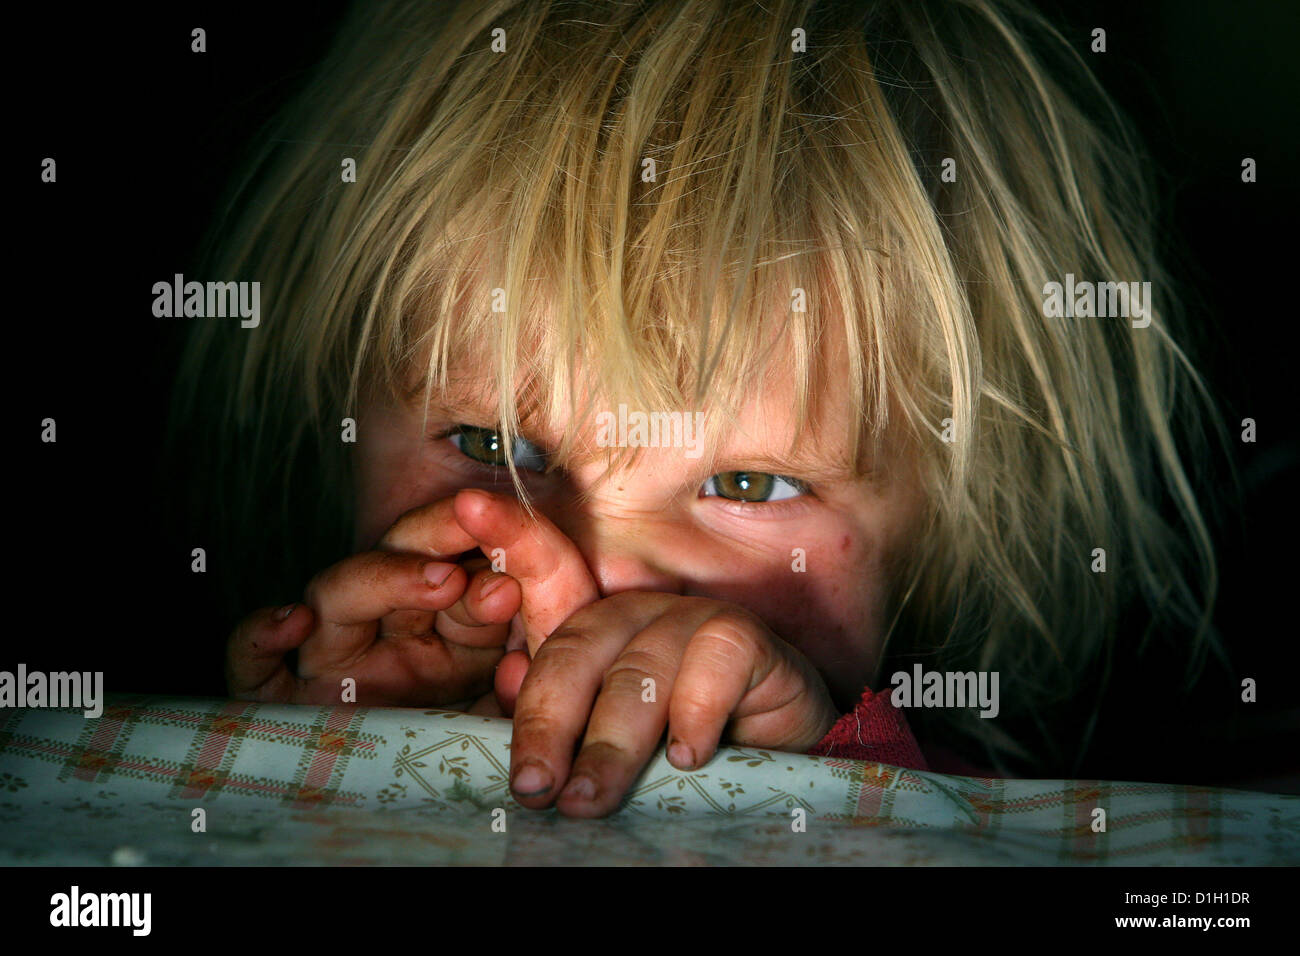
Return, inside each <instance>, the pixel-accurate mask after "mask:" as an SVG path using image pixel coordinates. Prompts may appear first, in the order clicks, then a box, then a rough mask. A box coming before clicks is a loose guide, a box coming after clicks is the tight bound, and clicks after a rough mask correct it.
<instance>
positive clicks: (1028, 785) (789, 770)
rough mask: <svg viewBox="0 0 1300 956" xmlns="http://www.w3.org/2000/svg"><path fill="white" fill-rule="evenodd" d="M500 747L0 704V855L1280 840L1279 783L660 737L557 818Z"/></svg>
mask: <svg viewBox="0 0 1300 956" xmlns="http://www.w3.org/2000/svg"><path fill="white" fill-rule="evenodd" d="M509 747H510V722H509V721H507V720H500V719H488V718H483V717H472V716H469V715H467V714H461V713H450V712H446V711H438V710H433V711H424V710H406V709H391V708H369V707H304V706H281V705H268V704H251V703H246V702H241V701H226V700H198V699H183V698H163V697H139V696H133V697H122V696H118V697H110V699H109V703H108V705H107V706H106V707H105V709H104V713H103V715H102V716H101V717H99V718H97V719H88V718H86V717H84V716H83V715H82V713H81V712H80V711H73V710H33V709H16V710H15V709H10V710H0V862H3V863H7V864H42V865H46V864H59V865H100V864H102V865H108V864H138V863H147V864H163V865H167V864H209V865H210V864H312V863H346V864H385V863H401V864H420V863H428V864H532V865H536V864H543V865H544V864H643V863H648V864H779V865H792V864H793V865H797V864H828V863H831V864H945V865H952V864H957V865H961V864H1011V865H1024V864H1085V865H1097V864H1103V865H1104V864H1121V865H1133V864H1140V865H1146V864H1175V865H1215V864H1219V865H1238V864H1295V863H1297V862H1300V797H1296V796H1278V795H1271V794H1262V793H1247V792H1241V791H1233V790H1222V789H1216V788H1211V787H1177V786H1165V785H1159V784H1143V783H1118V782H1103V781H1084V780H1071V781H1062V780H986V779H976V778H969V777H953V776H945V775H943V774H936V773H920V772H917V771H912V770H901V769H898V768H895V767H889V766H885V765H882V764H874V763H863V762H860V761H853V760H837V759H831V758H825V757H808V756H802V755H796V754H785V753H778V752H775V751H765V750H756V749H740V748H724V749H723V750H721V751H720V752H719V753H718V755H717V756H716V757H714V759H713V760H712V761H710V762H709V763H708V764H707V765H706V766H704V767H702V768H700V769H699V770H696V771H693V772H682V771H679V770H676V769H674V768H673V767H672V766H671V765H670V764H669V763H668V762H667V761H666V760H665V759H664V757H663V752H662V750H660V752H659V754H658V755H657V757H656V758H655V759H654V760H653V761H652V762H651V763H650V765H649V766H648V767H647V769H646V771H645V773H644V774H643V775H642V776H641V778H640V779H639V781H638V783H637V786H636V787H635V789H634V791H633V792H632V793H631V794H630V795H629V797H628V799H627V800H626V801H625V803H624V805H623V807H622V809H620V810H619V811H618V812H617V813H616V814H614V815H613V816H611V817H609V818H606V819H604V820H594V821H592V820H571V819H566V818H564V817H561V816H559V815H558V814H557V813H556V812H555V811H553V810H552V811H547V812H534V811H529V810H525V809H523V808H522V807H520V806H519V805H518V804H516V803H515V802H514V801H513V800H512V799H511V797H510V792H509V788H508V787H507V770H508V767H509V762H510V761H509ZM1098 809H1100V810H1103V811H1104V818H1103V817H1102V816H1101V815H1098V814H1096V813H1095V812H1094V811H1096V810H1098ZM1103 820H1104V830H1103V829H1101V828H1100V824H1101V822H1102V821H1103Z"/></svg>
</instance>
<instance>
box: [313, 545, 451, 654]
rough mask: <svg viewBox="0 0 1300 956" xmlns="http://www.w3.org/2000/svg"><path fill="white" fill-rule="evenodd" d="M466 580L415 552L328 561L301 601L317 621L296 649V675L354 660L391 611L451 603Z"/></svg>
mask: <svg viewBox="0 0 1300 956" xmlns="http://www.w3.org/2000/svg"><path fill="white" fill-rule="evenodd" d="M465 582H466V576H465V572H464V570H463V569H461V568H460V567H459V566H457V565H455V564H446V563H444V562H439V561H429V560H428V559H427V558H424V557H421V556H420V555H418V554H396V553H391V552H384V551H363V552H361V553H360V554H354V555H352V556H351V557H348V558H344V559H343V560H342V561H340V562H338V563H337V564H334V565H331V566H330V567H328V568H326V569H325V570H324V571H322V572H321V573H320V574H318V575H316V577H314V578H312V579H311V581H310V583H308V585H307V591H306V597H305V598H304V600H305V602H306V603H307V604H309V605H310V606H311V607H312V609H313V610H314V611H315V613H316V618H317V621H318V622H319V623H318V626H317V628H316V630H315V632H314V633H313V634H312V635H311V637H310V638H309V639H308V641H307V642H306V643H305V644H304V645H303V647H302V650H301V651H300V652H299V656H298V674H299V676H300V677H302V678H305V679H310V678H311V677H313V676H315V675H316V674H319V673H322V672H325V671H331V670H335V669H337V668H339V667H342V666H344V665H346V664H348V663H350V662H351V661H353V660H355V659H356V658H357V657H358V656H359V655H360V654H361V653H362V652H363V651H365V650H366V649H367V648H368V647H369V646H370V645H371V644H372V643H373V641H374V639H375V636H376V633H377V622H378V621H379V620H380V619H381V618H383V617H385V616H387V615H389V614H392V613H393V612H395V611H398V610H425V611H440V610H443V609H444V608H447V607H450V606H451V605H452V604H454V603H455V602H456V601H457V600H459V599H460V596H461V593H462V592H463V591H464V589H465Z"/></svg>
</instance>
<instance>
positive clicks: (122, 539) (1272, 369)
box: [0, 0, 1300, 790]
mask: <svg viewBox="0 0 1300 956" xmlns="http://www.w3.org/2000/svg"><path fill="white" fill-rule="evenodd" d="M1039 6H1040V7H1041V9H1043V11H1044V12H1045V13H1046V14H1047V15H1048V16H1049V18H1050V19H1051V20H1052V21H1053V22H1054V23H1056V24H1057V25H1058V26H1059V27H1060V29H1061V30H1062V32H1063V33H1065V35H1066V36H1067V37H1070V38H1071V39H1073V40H1075V41H1076V42H1077V45H1078V48H1079V49H1080V50H1081V51H1083V52H1084V55H1085V57H1087V58H1088V60H1089V62H1090V64H1091V65H1092V66H1093V69H1094V70H1095V71H1096V73H1097V75H1098V77H1099V79H1100V80H1101V82H1102V83H1103V85H1105V86H1106V88H1107V89H1108V90H1109V92H1110V94H1111V95H1112V96H1113V97H1114V98H1115V99H1116V100H1117V101H1118V102H1119V103H1120V105H1121V107H1122V108H1123V109H1124V110H1125V111H1126V112H1127V113H1128V114H1129V116H1130V117H1132V118H1133V119H1134V120H1135V121H1136V124H1137V127H1138V128H1139V130H1140V131H1141V133H1142V136H1143V137H1144V139H1145V142H1146V144H1147V145H1148V147H1149V148H1150V150H1151V152H1152V155H1153V156H1154V160H1155V164H1156V166H1157V174H1158V182H1159V185H1160V191H1159V195H1160V197H1161V200H1162V203H1163V210H1162V212H1163V219H1162V222H1163V225H1162V228H1161V230H1160V232H1161V235H1162V236H1163V237H1164V239H1165V240H1166V243H1167V247H1166V249H1165V250H1164V251H1165V254H1166V257H1167V260H1168V264H1169V267H1170V268H1171V270H1172V272H1173V274H1174V276H1175V277H1176V279H1177V280H1178V281H1179V285H1180V288H1181V289H1182V290H1183V292H1184V297H1185V300H1186V303H1187V307H1188V309H1189V313H1190V317H1191V320H1192V323H1193V325H1194V326H1195V328H1196V330H1197V334H1198V335H1199V336H1200V337H1201V339H1202V342H1201V343H1200V344H1199V358H1200V361H1201V364H1202V367H1203V368H1204V371H1205V373H1206V375H1207V377H1208V378H1209V380H1210V382H1211V388H1212V392H1213V394H1214V395H1215V397H1216V400H1217V403H1218V407H1219V410H1220V411H1221V413H1222V416H1223V418H1224V420H1225V422H1226V423H1227V426H1228V429H1229V433H1230V435H1231V436H1232V438H1233V448H1232V452H1233V454H1234V455H1235V456H1236V464H1237V467H1238V469H1239V471H1240V478H1241V484H1242V489H1243V491H1244V495H1245V497H1244V501H1243V503H1242V504H1241V506H1240V507H1238V506H1236V505H1232V504H1231V503H1230V504H1229V506H1228V507H1227V508H1226V509H1224V513H1223V514H1222V515H1221V516H1220V522H1219V525H1218V528H1217V536H1218V540H1219V556H1220V561H1221V574H1222V577H1223V590H1222V597H1221V601H1220V604H1219V609H1218V615H1217V620H1218V624H1219V627H1220V628H1221V630H1222V632H1223V634H1224V635H1225V637H1226V638H1227V640H1228V642H1229V647H1230V651H1231V654H1232V666H1231V668H1230V669H1222V668H1211V669H1210V670H1209V671H1207V674H1206V677H1205V679H1204V680H1203V681H1202V684H1201V685H1200V686H1199V688H1198V690H1197V693H1196V696H1195V697H1194V698H1192V699H1191V700H1181V699H1178V698H1177V697H1176V696H1174V694H1173V691H1172V690H1171V688H1172V687H1173V685H1174V683H1175V674H1176V672H1177V669H1178V664H1179V662H1177V661H1159V660H1155V661H1147V662H1146V663H1145V664H1144V665H1143V666H1141V667H1138V666H1133V667H1126V668H1123V669H1121V671H1120V672H1121V673H1122V676H1121V678H1120V681H1121V683H1120V684H1118V685H1117V686H1116V688H1115V691H1114V694H1115V696H1114V700H1115V706H1114V707H1112V708H1110V709H1109V716H1108V717H1107V718H1106V720H1105V721H1103V723H1102V725H1101V726H1100V727H1099V728H1098V731H1097V733H1098V744H1097V747H1096V748H1095V753H1094V758H1093V760H1094V762H1095V765H1096V766H1097V767H1098V770H1099V771H1100V774H1099V775H1102V776H1106V777H1110V778H1127V779H1143V780H1171V781H1180V782H1195V783H1211V782H1232V783H1236V784H1238V785H1248V784H1250V783H1252V782H1253V783H1257V784H1258V785H1260V786H1262V787H1265V788H1269V789H1282V788H1283V787H1289V788H1291V789H1296V790H1300V776H1296V775H1297V771H1298V770H1300V767H1298V766H1297V765H1298V764H1300V760H1297V757H1296V754H1297V753H1298V752H1300V693H1297V689H1296V678H1297V669H1296V666H1295V665H1296V663H1297V662H1298V655H1297V652H1296V642H1297V635H1298V634H1300V628H1297V626H1296V624H1295V617H1294V608H1295V606H1296V596H1297V593H1300V582H1297V580H1296V573H1297V562H1296V560H1295V558H1294V555H1295V548H1296V542H1297V527H1296V525H1297V521H1296V517H1297V511H1298V509H1297V504H1296V500H1295V491H1296V488H1297V477H1298V472H1300V440H1298V438H1297V436H1298V430H1297V427H1296V421H1295V420H1296V414H1297V413H1296V409H1295V395H1296V386H1297V381H1298V380H1300V373H1298V371H1297V369H1296V368H1295V362H1296V357H1297V354H1298V353H1300V350H1298V349H1297V344H1298V336H1297V331H1296V323H1297V315H1296V307H1295V302H1296V299H1295V295H1294V292H1293V283H1294V281H1295V280H1296V278H1297V276H1298V274H1300V270H1297V268H1296V264H1295V262H1294V256H1295V250H1296V245H1297V244H1296V242H1295V240H1294V229H1295V225H1296V213H1297V201H1296V200H1297V185H1296V170H1295V168H1294V163H1295V161H1296V159H1297V157H1300V149H1298V148H1297V132H1296V122H1295V102H1296V94H1297V82H1296V78H1297V77H1296V67H1295V65H1294V64H1295V62H1296V60H1295V46H1296V41H1297V39H1298V38H1300V31H1298V30H1297V25H1298V22H1297V21H1298V18H1297V14H1296V11H1295V9H1294V5H1292V4H1288V3H1281V2H1272V0H1249V2H1239V0H1232V2H1226V0H1218V2H1210V0H1166V2H1155V3H1147V4H1140V3H1134V2H1132V0H1127V2H1099V3H1085V4H1081V3H1065V2H1050V0H1043V2H1041V3H1040V4H1039ZM344 7H345V5H344V4H343V3H340V2H337V0H318V2H314V3H311V4H275V5H272V4H266V3H263V4H257V5H253V4H231V3H220V4H217V3H206V4H187V5H186V9H183V10H180V9H171V8H162V9H160V10H159V11H157V12H152V13H142V12H140V11H138V10H135V11H132V10H130V9H126V10H124V9H123V8H120V7H119V8H108V7H106V8H103V9H101V10H99V11H95V12H91V13H78V14H76V15H75V16H74V15H72V14H70V13H69V11H68V10H67V9H66V8H63V7H62V6H56V5H53V4H45V5H35V6H32V7H29V8H28V9H27V10H26V11H25V12H24V13H21V14H18V13H16V14H13V21H12V25H11V30H10V31H9V32H10V44H11V47H12V49H13V51H14V53H15V54H16V55H19V56H26V57H28V58H30V61H29V62H30V63H31V67H30V69H29V70H28V71H27V73H26V75H25V77H24V78H23V79H22V80H21V81H20V82H19V83H18V85H16V86H11V99H12V100H13V101H14V105H13V106H11V109H12V111H13V114H16V115H11V117H10V120H11V122H13V123H14V125H16V127H17V129H18V135H17V136H16V143H15V144H14V145H13V146H11V147H10V149H9V150H8V151H7V153H8V159H9V162H11V163H13V164H15V166H14V169H13V172H12V175H11V176H10V177H9V181H10V182H11V183H16V184H17V186H16V189H17V191H18V194H19V208H20V209H21V210H22V212H21V213H20V214H19V216H18V218H17V221H16V222H11V224H10V225H11V236H12V237H13V241H14V243H15V245H14V247H13V248H12V249H11V253H10V255H11V256H13V257H14V260H13V261H16V262H17V263H18V268H17V269H16V270H13V271H11V272H10V273H9V282H10V285H11V288H13V289H17V290H19V291H18V293H17V296H16V301H13V305H15V306H16V308H15V309H14V311H12V312H11V313H10V315H9V325H10V328H11V330H12V337H11V339H10V342H11V345H10V350H9V352H8V359H9V361H8V363H7V364H8V375H7V376H5V382H6V391H7V392H8V394H7V396H6V397H7V407H9V408H10V409H13V410H14V412H15V414H14V415H13V417H12V419H11V423H12V424H13V426H14V428H13V432H14V436H15V437H14V438H13V439H12V445H11V447H14V448H17V449H20V451H19V452H18V454H17V455H16V457H15V458H14V459H10V462H11V467H10V473H11V474H12V475H14V476H16V481H15V482H14V484H13V486H12V489H11V492H10V494H9V497H8V500H9V501H10V502H11V504H12V505H13V507H14V509H15V515H14V517H15V522H14V525H13V530H14V532H15V536H14V541H13V542H12V543H11V547H12V548H13V549H14V551H15V552H16V554H15V555H14V559H13V561H12V562H9V570H8V572H7V574H8V578H9V581H10V582H11V587H10V588H8V589H6V590H7V594H8V600H9V602H10V603H11V604H12V605H13V606H14V607H15V608H17V609H18V613H17V618H18V620H17V621H16V622H14V626H13V627H12V628H11V631H10V635H9V637H8V640H7V641H6V644H5V649H4V651H3V653H0V669H4V670H13V669H14V667H15V666H16V665H17V663H18V662H20V661H21V662H24V663H26V664H27V665H28V667H29V668H31V669H37V670H102V671H104V672H105V686H106V688H107V689H108V690H109V691H110V692H113V691H167V692H176V693H185V694H207V695H221V694H222V692H223V684H222V678H221V659H222V644H223V641H224V637H225V631H226V628H227V626H228V624H229V622H228V621H225V620H223V619H221V617H220V614H219V613H217V612H216V611H215V609H214V606H213V603H212V600H211V595H209V594H208V593H207V592H206V590H205V583H204V581H203V580H202V578H203V576H202V575H195V574H193V573H191V572H190V570H189V566H190V548H191V547H193V546H194V545H193V544H192V543H190V542H189V541H188V540H187V539H186V536H185V531H184V529H183V528H177V527H173V526H170V525H169V523H168V521H167V519H166V517H165V514H166V511H165V509H164V508H163V507H162V505H163V504H165V501H166V499H167V497H168V496H171V495H174V494H176V493H177V491H178V489H177V487H176V479H175V478H174V476H172V475H169V474H168V472H167V470H166V469H165V468H164V467H163V464H162V461H161V454H160V453H161V448H162V439H163V434H164V425H165V422H166V417H167V411H168V405H169V389H170V387H171V384H172V377H173V374H174V373H173V370H174V368H175V363H176V358H177V354H178V352H179V346H180V344H181V335H182V334H183V333H184V329H185V326H184V324H183V322H169V321H168V320H159V319H155V318H154V317H153V315H152V312H151V305H152V301H153V300H152V295H151V292H150V290H151V287H152V285H153V283H154V282H156V281H159V280H161V279H169V278H170V277H171V276H172V275H173V273H176V272H182V273H185V274H186V275H187V278H188V277H190V274H191V272H192V271H193V270H192V266H193V263H194V262H195V258H196V256H197V255H198V254H199V253H200V252H201V251H202V249H203V244H204V243H205V242H209V241H213V240H215V239H218V238H219V237H216V236H212V235H211V223H212V221H213V220H214V218H215V212H216V210H217V208H218V201H219V199H220V198H221V196H222V195H223V192H224V190H225V189H226V187H227V184H228V183H229V180H230V178H231V177H232V175H233V174H234V173H235V172H236V169H237V168H238V166H239V163H240V161H241V159H242V158H243V156H244V155H245V152H244V151H245V149H246V148H247V147H248V145H249V144H250V142H252V140H253V138H254V137H255V136H256V135H257V133H258V132H259V130H260V128H261V126H262V124H263V123H264V122H265V121H266V120H268V119H269V118H270V116H271V113H272V111H273V110H274V109H275V108H276V107H277V106H278V105H279V104H280V103H281V102H282V101H283V99H284V98H285V97H286V96H287V95H288V94H290V93H291V92H292V91H293V90H294V89H296V87H297V85H298V84H299V83H300V82H301V81H302V79H303V77H304V72H305V71H306V70H307V69H308V68H310V66H311V65H312V64H313V63H314V62H315V61H316V60H317V59H318V58H319V56H320V55H321V53H322V52H323V51H324V49H325V46H326V44H327V42H328V40H329V38H330V36H331V33H332V30H333V29H334V28H335V26H336V25H337V21H338V18H339V14H340V13H341V11H342V10H343V9H344ZM196 26H202V27H204V28H205V29H206V30H207V36H208V52H207V53H205V54H202V55H199V54H193V53H191V52H190V30H191V29H193V28H194V27H196ZM1096 26H1101V27H1104V28H1105V29H1106V31H1107V43H1108V51H1107V52H1106V53H1104V54H1096V55H1094V54H1090V53H1088V52H1087V50H1088V46H1089V41H1090V32H1091V30H1092V28H1093V27H1096ZM46 156H52V157H54V158H55V159H56V160H57V162H58V183H57V185H53V186H51V185H46V184H43V183H41V182H40V181H39V164H40V161H41V159H43V158H44V157H46ZM1246 156H1250V157H1253V158H1255V159H1256V160H1257V162H1258V178H1259V181H1258V182H1256V183H1255V184H1252V185H1246V184H1243V183H1242V182H1241V178H1240V174H1241V160H1242V158H1243V157H1246ZM46 417H53V418H55V419H56V420H57V422H58V442H57V443H56V444H43V443H41V442H40V440H39V423H40V421H41V420H42V419H44V418H46ZM1244 417H1251V418H1254V419H1255V420H1256V422H1257V423H1258V433H1259V434H1258V442H1257V444H1253V445H1249V444H1241V443H1240V442H1239V441H1237V438H1238V437H1239V433H1240V421H1241V419H1242V418H1244ZM1215 482H1216V483H1218V484H1221V485H1222V487H1224V488H1230V482H1231V478H1230V476H1229V475H1228V474H1227V473H1226V472H1225V473H1223V474H1222V475H1216V477H1215ZM211 560H212V555H211V554H209V561H211ZM298 597H299V595H297V594H286V595H284V600H285V601H290V600H294V599H296V598H298ZM1247 676H1250V677H1255V678H1256V679H1257V680H1258V682H1259V703H1257V704H1255V705H1251V706H1245V705H1242V704H1240V702H1239V693H1240V692H1239V683H1240V679H1241V678H1242V677H1247ZM1287 775H1292V776H1291V782H1290V783H1289V784H1288V783H1287V781H1286V779H1285V777H1286V776H1287Z"/></svg>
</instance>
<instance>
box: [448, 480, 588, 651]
mask: <svg viewBox="0 0 1300 956" xmlns="http://www.w3.org/2000/svg"><path fill="white" fill-rule="evenodd" d="M455 513H456V520H457V521H458V522H459V523H460V524H461V526H462V527H463V528H464V529H465V530H466V531H468V532H469V533H470V534H471V535H473V536H474V538H475V539H476V541H477V542H478V546H479V548H480V549H481V550H482V551H483V553H484V554H485V555H488V556H492V557H495V556H497V555H496V552H497V549H500V556H502V557H503V558H504V561H505V566H504V570H505V573H506V574H508V575H510V577H512V578H514V579H515V580H516V581H518V582H519V587H520V592H521V596H522V598H521V600H522V604H521V606H520V611H519V615H520V617H521V618H522V620H523V624H524V636H525V638H526V640H527V645H528V651H529V653H530V654H536V653H537V649H538V647H540V646H541V644H542V642H543V641H545V640H546V638H547V637H548V636H549V635H550V633H551V632H552V631H554V630H555V629H556V628H557V627H559V626H560V625H561V624H562V623H563V622H564V621H565V619H566V618H568V617H569V616H570V615H571V614H573V612H574V611H577V610H578V609H579V608H582V607H585V606H587V605H588V604H591V603H592V602H593V601H596V600H599V598H600V591H599V589H598V588H597V586H596V582H595V580H594V579H593V578H592V576H591V572H590V571H589V570H588V569H587V562H586V560H585V559H584V558H583V557H582V553H581V552H580V551H579V550H578V546H577V545H575V544H574V543H573V542H572V541H570V540H569V538H568V537H567V536H566V535H565V534H564V533H563V532H562V531H560V529H559V528H557V527H555V525H554V524H552V523H551V522H550V521H549V520H547V519H546V517H545V516H544V515H541V514H538V515H536V517H535V518H529V516H528V515H527V514H526V513H525V512H524V510H523V506H522V505H520V504H519V501H518V500H517V499H515V498H511V497H508V496H505V495H494V494H492V493H491V492H488V491H483V490H482V489H480V488H466V489H464V490H463V491H461V492H459V493H458V494H457V495H456V498H455ZM507 647H508V649H509V650H518V649H519V648H517V647H515V646H513V644H511V645H507Z"/></svg>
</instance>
